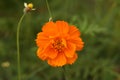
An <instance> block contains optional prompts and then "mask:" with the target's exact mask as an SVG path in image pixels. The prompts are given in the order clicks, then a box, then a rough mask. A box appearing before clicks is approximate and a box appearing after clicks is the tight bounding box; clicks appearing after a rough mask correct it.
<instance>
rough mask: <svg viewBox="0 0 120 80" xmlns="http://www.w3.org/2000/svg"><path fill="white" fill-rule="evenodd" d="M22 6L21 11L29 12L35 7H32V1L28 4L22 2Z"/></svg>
mask: <svg viewBox="0 0 120 80" xmlns="http://www.w3.org/2000/svg"><path fill="white" fill-rule="evenodd" d="M24 6H25V8H24V11H23V12H24V13H26V12H30V11H32V10H35V8H33V4H32V3H29V4H27V3H24Z"/></svg>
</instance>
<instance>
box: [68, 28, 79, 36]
mask: <svg viewBox="0 0 120 80" xmlns="http://www.w3.org/2000/svg"><path fill="white" fill-rule="evenodd" d="M69 35H70V36H71V37H79V36H80V31H79V30H78V29H77V28H76V27H75V26H70V29H69Z"/></svg>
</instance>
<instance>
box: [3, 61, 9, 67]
mask: <svg viewBox="0 0 120 80" xmlns="http://www.w3.org/2000/svg"><path fill="white" fill-rule="evenodd" d="M1 66H2V67H4V68H7V67H9V66H10V62H8V61H5V62H3V63H2V64H1Z"/></svg>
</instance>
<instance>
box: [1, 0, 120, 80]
mask: <svg viewBox="0 0 120 80" xmlns="http://www.w3.org/2000/svg"><path fill="white" fill-rule="evenodd" d="M24 2H27V3H30V2H32V3H33V4H34V7H35V8H36V11H32V12H30V13H28V14H27V15H26V16H25V17H24V20H23V22H22V24H21V30H20V51H21V52H20V53H21V73H22V80H65V78H64V75H63V74H65V75H66V76H67V77H68V80H120V0H48V2H49V5H50V9H51V12H52V16H53V21H57V20H65V21H67V22H68V23H70V24H73V25H76V26H77V27H78V28H79V29H80V31H81V37H82V39H83V41H84V42H85V45H84V48H83V50H82V51H81V52H78V55H79V57H78V59H77V61H76V62H75V63H74V64H73V65H67V66H66V71H65V72H63V69H62V68H61V67H57V68H54V67H51V66H49V65H48V64H47V63H46V62H45V61H42V60H40V59H39V58H38V57H37V56H36V50H37V46H36V43H35V39H36V35H37V33H38V32H40V31H41V27H42V25H44V24H45V23H46V22H48V19H49V13H48V9H47V6H46V2H45V0H0V80H17V53H16V29H17V24H18V21H19V19H20V17H21V16H22V14H23V9H24V5H23V4H24ZM6 61H7V62H9V64H10V65H9V66H8V67H4V66H2V64H3V63H5V62H6Z"/></svg>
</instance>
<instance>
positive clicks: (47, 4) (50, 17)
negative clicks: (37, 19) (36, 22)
mask: <svg viewBox="0 0 120 80" xmlns="http://www.w3.org/2000/svg"><path fill="white" fill-rule="evenodd" d="M46 4H47V8H48V12H49V15H50V19H52V14H51V10H50V7H49V4H48V1H47V0H46Z"/></svg>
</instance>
